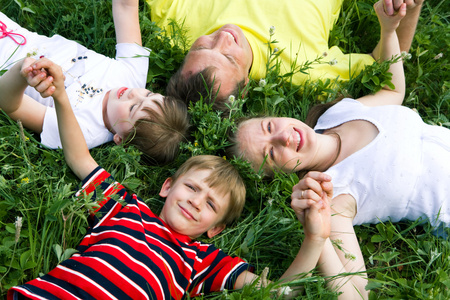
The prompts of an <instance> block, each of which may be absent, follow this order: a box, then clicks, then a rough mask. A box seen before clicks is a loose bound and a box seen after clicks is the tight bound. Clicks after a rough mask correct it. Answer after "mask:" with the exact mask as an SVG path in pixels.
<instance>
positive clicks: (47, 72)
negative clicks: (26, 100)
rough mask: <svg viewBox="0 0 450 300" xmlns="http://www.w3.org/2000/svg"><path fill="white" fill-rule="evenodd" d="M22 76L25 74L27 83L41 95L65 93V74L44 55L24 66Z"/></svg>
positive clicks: (56, 95) (54, 96) (54, 95)
mask: <svg viewBox="0 0 450 300" xmlns="http://www.w3.org/2000/svg"><path fill="white" fill-rule="evenodd" d="M23 76H24V77H25V76H26V78H27V81H28V83H29V84H30V85H31V86H34V88H35V89H36V90H37V91H38V92H39V93H40V94H41V96H42V97H48V96H53V98H57V97H58V96H60V95H62V94H63V93H65V86H64V80H65V76H64V74H63V72H62V69H61V67H60V66H59V65H57V64H55V63H54V62H52V61H51V60H49V59H47V58H45V57H43V58H40V59H39V60H37V61H34V62H32V63H31V64H30V66H29V67H26V68H25V69H24V70H23ZM30 82H31V83H30ZM55 100H56V99H55Z"/></svg>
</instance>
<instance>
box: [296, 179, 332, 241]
mask: <svg viewBox="0 0 450 300" xmlns="http://www.w3.org/2000/svg"><path fill="white" fill-rule="evenodd" d="M332 197H333V185H332V184H331V177H330V176H328V175H326V174H324V173H321V172H309V173H308V174H307V175H306V176H305V177H304V178H303V179H302V180H300V182H299V183H298V184H296V185H295V186H294V187H293V188H292V196H291V198H292V201H291V207H292V208H293V209H294V211H295V214H296V215H297V218H298V219H299V221H300V223H302V225H303V228H304V231H305V236H306V237H307V238H311V239H317V238H319V239H323V240H325V239H326V238H328V237H329V235H330V226H331V225H330V223H331V212H330V203H331V199H332Z"/></svg>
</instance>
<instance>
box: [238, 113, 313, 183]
mask: <svg viewBox="0 0 450 300" xmlns="http://www.w3.org/2000/svg"><path fill="white" fill-rule="evenodd" d="M237 140H238V143H239V150H240V152H241V154H242V155H243V157H244V158H246V159H247V160H248V161H250V162H251V163H252V165H253V167H254V169H256V170H258V169H259V168H260V166H261V164H262V163H263V162H264V159H266V162H265V164H264V166H263V167H264V170H266V172H268V173H269V174H270V173H271V170H273V169H280V170H282V171H284V172H287V173H292V172H295V171H299V170H302V169H307V168H308V167H311V166H312V165H313V164H314V158H315V156H316V151H317V135H316V133H315V132H314V130H313V129H312V128H311V127H309V126H308V125H306V124H305V123H303V122H301V121H299V120H297V119H292V118H255V119H250V120H248V121H245V122H243V123H242V124H241V125H240V127H239V131H238V134H237Z"/></svg>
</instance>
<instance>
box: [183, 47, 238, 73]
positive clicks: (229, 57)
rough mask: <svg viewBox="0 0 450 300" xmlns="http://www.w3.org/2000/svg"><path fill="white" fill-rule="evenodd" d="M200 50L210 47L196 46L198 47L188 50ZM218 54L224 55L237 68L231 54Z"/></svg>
mask: <svg viewBox="0 0 450 300" xmlns="http://www.w3.org/2000/svg"><path fill="white" fill-rule="evenodd" d="M201 50H211V49H210V48H207V47H204V46H198V47H196V48H191V50H190V51H192V52H197V51H201ZM220 55H222V56H225V58H226V59H227V60H228V61H229V62H230V63H231V64H232V65H233V66H235V67H236V68H239V65H238V63H237V62H236V61H235V60H234V58H233V57H231V56H229V55H225V54H222V53H220Z"/></svg>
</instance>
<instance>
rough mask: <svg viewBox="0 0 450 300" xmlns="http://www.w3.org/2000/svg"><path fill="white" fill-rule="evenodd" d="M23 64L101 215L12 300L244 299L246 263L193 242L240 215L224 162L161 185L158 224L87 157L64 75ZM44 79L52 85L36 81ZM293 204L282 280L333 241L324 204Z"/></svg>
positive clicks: (185, 170)
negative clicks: (47, 101)
mask: <svg viewBox="0 0 450 300" xmlns="http://www.w3.org/2000/svg"><path fill="white" fill-rule="evenodd" d="M27 60H29V61H28V62H27V63H24V64H23V65H24V67H23V68H22V70H21V74H22V76H23V78H24V79H23V80H26V81H27V82H28V84H29V85H31V86H39V89H40V90H41V92H42V91H45V92H47V93H49V94H53V98H54V99H55V108H56V113H57V116H58V126H59V133H60V137H61V141H62V145H63V151H64V156H65V159H66V162H67V164H68V165H69V167H70V168H71V169H72V170H73V172H74V173H75V174H76V175H77V176H78V177H79V178H80V179H81V180H83V185H82V189H81V191H80V192H79V193H78V195H79V196H80V197H83V196H85V195H88V196H89V197H92V198H91V199H95V200H96V201H97V203H98V206H99V207H98V209H97V210H96V211H95V212H93V219H92V224H91V226H90V228H89V230H88V233H87V235H86V236H85V237H84V238H83V240H82V242H81V245H80V247H79V249H78V250H79V252H78V253H76V254H74V255H73V256H72V257H71V258H69V259H67V260H65V261H63V262H62V263H61V264H60V265H58V266H57V267H56V268H55V269H53V270H52V271H50V272H49V273H48V274H46V275H44V276H42V277H40V278H37V279H34V280H31V281H29V282H28V283H26V284H24V285H21V286H16V287H13V288H11V289H10V290H9V291H8V299H10V300H12V299H184V298H186V297H188V295H189V296H191V297H193V296H196V295H200V294H202V293H210V292H213V291H220V290H223V289H240V288H242V287H243V286H244V285H245V284H249V283H252V282H253V281H254V280H257V279H258V276H257V275H255V274H254V273H252V272H251V270H252V268H251V267H250V266H249V265H248V264H247V263H246V262H245V261H244V260H242V259H240V258H238V257H231V256H228V255H226V254H225V253H223V252H222V251H221V250H220V249H217V248H216V247H214V245H211V244H205V243H202V242H199V241H196V238H197V237H199V236H200V235H202V234H204V233H205V234H206V235H207V236H208V237H210V238H211V237H213V236H215V235H217V234H219V233H220V232H221V231H222V230H223V229H224V228H225V226H226V225H227V224H229V223H231V222H232V221H233V220H235V219H236V218H237V217H238V216H239V215H240V213H241V211H242V208H243V206H244V201H245V186H244V183H243V181H242V179H241V177H240V176H239V173H238V172H237V171H236V169H235V168H234V167H233V166H232V165H231V164H230V163H229V162H228V161H226V160H224V159H222V158H221V157H216V156H204V155H202V156H197V157H192V158H190V159H188V160H187V161H186V162H185V163H184V164H183V165H182V166H181V167H180V168H179V170H178V171H177V172H176V173H175V175H174V176H172V177H170V178H168V179H167V180H166V181H165V182H164V184H163V185H162V187H161V191H160V196H162V197H165V198H166V201H165V204H164V207H163V209H162V211H161V213H160V214H159V216H157V215H155V214H154V213H153V212H152V211H151V209H150V208H149V207H148V206H147V205H146V204H145V203H144V202H143V201H142V200H141V199H139V198H138V197H137V196H136V195H135V194H130V193H128V192H127V191H126V190H125V189H124V188H123V186H122V185H121V184H120V183H118V182H116V181H115V180H114V179H113V178H112V176H111V174H109V173H108V172H107V171H105V170H104V169H102V168H101V167H99V166H98V164H97V163H96V162H95V160H94V159H93V158H92V156H91V155H90V153H89V149H88V147H87V145H86V142H85V140H84V138H83V134H82V132H81V130H80V127H79V125H78V122H77V120H76V118H75V116H74V113H73V111H72V108H71V106H70V103H69V100H68V98H67V93H66V91H65V89H64V79H63V77H64V76H63V73H62V70H61V67H59V66H58V65H56V64H54V63H53V62H52V61H50V60H49V59H47V58H41V59H39V60H37V61H34V59H32V58H27ZM26 65H29V67H26ZM41 70H45V72H46V77H47V78H48V77H51V80H43V79H42V77H41V76H38V74H40V73H41V72H42V71H41ZM44 77H45V76H44ZM49 82H51V83H50V84H49ZM296 201H297V200H296ZM296 201H293V204H292V205H293V207H294V210H295V211H296V213H297V215H298V217H299V219H300V220H303V223H304V230H305V240H304V242H303V244H302V247H301V249H300V250H299V254H298V255H297V257H296V258H295V260H294V262H293V263H292V265H291V266H290V267H289V269H288V270H287V271H286V273H285V274H284V275H283V276H282V279H285V280H286V279H287V280H289V279H294V278H295V277H296V276H297V275H298V274H301V273H305V272H309V271H310V270H312V269H314V267H315V266H316V264H317V262H318V260H319V256H320V253H321V252H322V249H323V246H324V243H325V240H326V239H327V238H328V236H329V234H330V209H329V204H328V202H324V203H322V202H321V201H320V203H313V204H307V205H305V204H303V205H304V206H307V207H308V209H299V208H298V207H300V204H299V203H297V202H296ZM294 202H295V203H297V204H295V203H294ZM296 208H297V209H296ZM305 220H306V221H305Z"/></svg>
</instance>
